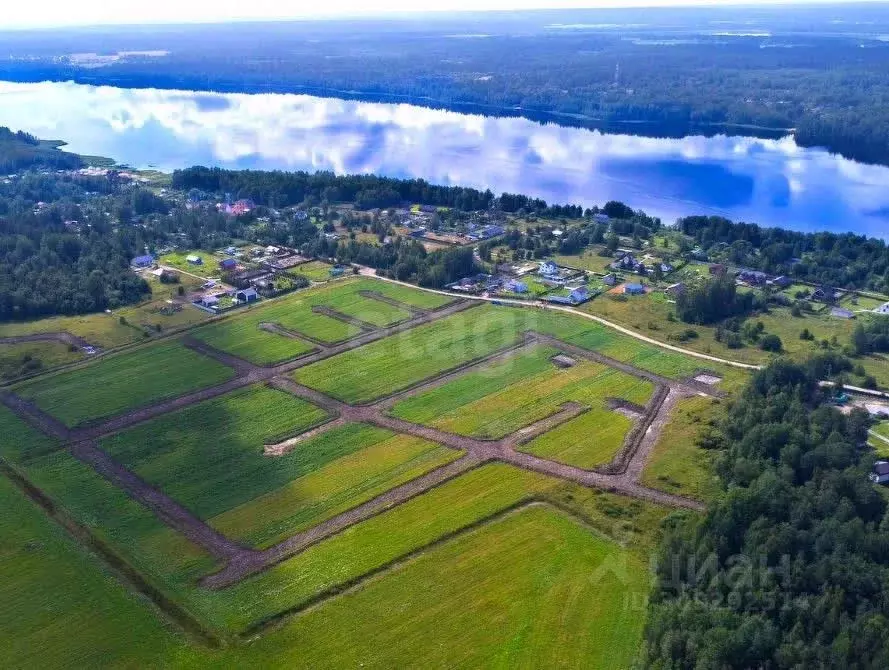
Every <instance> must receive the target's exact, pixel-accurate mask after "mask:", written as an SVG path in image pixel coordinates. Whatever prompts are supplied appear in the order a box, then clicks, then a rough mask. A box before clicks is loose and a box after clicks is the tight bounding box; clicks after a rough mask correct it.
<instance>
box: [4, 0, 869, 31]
mask: <svg viewBox="0 0 889 670" xmlns="http://www.w3.org/2000/svg"><path fill="white" fill-rule="evenodd" d="M813 1H818V0H746V1H744V0H735V1H726V2H723V1H719V0H717V1H714V0H550V2H546V0H432V1H431V2H428V3H417V2H416V0H323V1H322V2H318V1H317V0H11V1H10V2H5V3H4V5H6V6H4V8H3V11H2V15H0V28H37V27H56V26H73V25H100V24H104V25H115V24H141V23H193V22H216V21H229V20H250V19H253V20H257V19H259V20H261V19H269V20H274V19H324V18H347V17H354V16H372V15H379V14H398V13H418V12H448V11H483V10H484V11H486V10H523V9H581V8H594V7H640V6H641V7H651V6H658V7H664V6H675V5H709V6H714V5H718V4H721V5H732V4H748V5H749V4H802V3H803V2H808V3H809V4H811V3H812V2H813ZM821 1H822V2H832V3H833V4H839V3H840V2H844V1H851V0H821ZM858 1H861V0H858Z"/></svg>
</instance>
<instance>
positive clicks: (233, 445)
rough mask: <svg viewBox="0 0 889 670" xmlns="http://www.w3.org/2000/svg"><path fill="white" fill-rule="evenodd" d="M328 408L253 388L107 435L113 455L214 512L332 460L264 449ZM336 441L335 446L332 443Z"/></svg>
mask: <svg viewBox="0 0 889 670" xmlns="http://www.w3.org/2000/svg"><path fill="white" fill-rule="evenodd" d="M326 418H327V413H326V412H325V411H324V410H322V409H320V408H319V407H316V406H315V405H312V404H310V403H308V402H306V401H304V400H301V399H299V398H295V397H293V396H291V395H290V394H288V393H284V392H283V391H278V390H276V389H272V388H268V387H265V386H252V387H247V388H243V389H239V390H237V391H233V392H232V393H229V394H227V395H224V396H221V397H219V398H214V399H213V400H207V401H204V402H201V403H197V404H195V405H191V406H190V407H188V408H185V409H182V410H179V411H177V412H173V413H171V414H166V415H164V416H162V417H159V418H157V419H154V420H153V421H149V422H147V423H144V424H141V425H139V426H136V427H134V428H131V429H130V430H127V431H124V432H123V433H119V434H117V435H114V436H112V437H108V438H105V439H104V440H102V441H101V443H100V446H101V447H102V448H103V449H104V450H105V451H107V452H108V453H109V454H110V455H111V456H112V458H114V459H115V460H117V461H118V462H120V463H123V464H124V465H126V466H127V467H128V468H129V469H130V470H133V471H134V472H136V473H137V474H138V475H139V476H141V477H142V478H143V479H145V480H146V481H147V482H149V483H151V484H152V485H154V486H156V487H158V488H159V489H161V490H162V491H164V492H165V493H166V494H167V495H169V496H171V497H172V498H174V499H176V500H178V501H179V502H180V503H182V504H183V505H185V506H186V507H189V508H190V509H192V510H193V511H194V512H195V513H196V514H197V515H198V516H200V517H201V518H210V517H212V516H215V515H217V514H220V513H222V512H224V511H226V510H228V509H231V508H232V507H235V506H237V505H240V504H243V503H244V502H246V501H248V500H252V499H253V498H255V497H257V496H259V495H262V494H265V493H268V492H269V491H270V490H273V489H275V488H278V487H280V486H283V485H284V484H287V483H288V482H290V481H291V480H292V479H293V478H294V477H296V476H299V475H300V474H303V473H304V472H305V471H307V470H310V469H313V468H315V467H317V466H318V464H319V463H325V462H327V461H328V460H329V459H330V458H331V456H332V454H331V453H330V452H329V451H322V450H320V449H319V450H316V451H313V452H309V451H294V452H293V453H292V454H291V457H290V458H280V459H271V458H267V457H265V456H263V455H262V447H263V445H264V444H265V443H267V442H275V441H278V440H280V439H283V438H284V437H287V436H290V435H296V434H298V433H301V432H303V431H305V430H307V429H309V428H311V427H313V426H315V425H317V424H319V423H320V422H322V421H324V420H325V419H326ZM332 446H335V445H332Z"/></svg>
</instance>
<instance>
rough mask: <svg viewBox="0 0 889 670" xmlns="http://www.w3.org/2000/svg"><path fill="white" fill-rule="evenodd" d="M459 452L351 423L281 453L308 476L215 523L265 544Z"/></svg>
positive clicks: (253, 543) (288, 466) (231, 534)
mask: <svg viewBox="0 0 889 670" xmlns="http://www.w3.org/2000/svg"><path fill="white" fill-rule="evenodd" d="M313 455H322V457H321V458H320V459H318V460H320V461H321V462H320V463H317V464H316V463H315V462H313V460H312V459H313ZM459 456H460V453H459V452H457V451H454V450H451V449H448V448H446V447H442V446H439V445H436V444H433V443H431V442H427V441H425V440H421V439H419V438H415V437H411V436H408V435H395V434H393V433H391V432H390V431H388V430H384V429H382V428H377V427H375V426H369V425H364V424H350V425H347V426H343V427H342V428H337V429H332V430H330V431H328V432H324V433H321V434H320V435H317V436H315V437H314V438H310V439H308V440H306V441H305V442H301V443H299V445H298V446H297V447H296V449H295V450H294V451H293V452H292V453H291V454H287V455H286V456H282V457H280V460H281V461H282V463H281V464H280V466H281V469H283V470H285V471H291V470H293V468H294V462H298V463H300V465H299V468H300V472H305V474H302V475H299V474H297V476H295V478H294V479H293V480H291V481H290V482H288V483H287V484H285V485H283V486H281V487H280V488H277V489H274V490H272V491H269V492H268V493H266V494H264V495H262V496H259V497H257V498H254V499H253V500H251V501H249V502H247V503H244V504H242V505H239V506H238V507H235V508H233V509H231V510H229V511H228V512H225V513H223V514H220V515H218V516H216V517H214V518H212V519H210V524H211V525H212V526H213V527H215V528H216V529H217V530H219V531H220V532H222V533H223V534H224V535H226V536H228V537H232V538H235V539H237V540H239V541H241V542H244V543H247V544H249V545H251V546H260V547H265V546H268V545H271V544H274V543H276V542H280V541H281V540H283V539H285V538H287V537H289V536H291V535H293V534H295V533H297V532H299V531H301V530H304V529H306V528H308V527H310V526H313V525H315V524H317V523H319V522H321V521H323V520H325V519H327V518H329V517H332V516H335V515H336V514H339V513H340V512H344V511H345V510H347V509H350V508H352V507H356V506H358V505H360V504H361V503H363V502H365V501H367V500H370V499H371V498H373V497H375V496H377V495H380V494H381V493H384V492H385V491H387V490H389V489H391V488H394V487H396V486H398V485H399V484H402V483H404V482H406V481H409V480H411V479H414V478H416V477H419V476H420V475H422V474H424V473H426V472H428V471H429V470H432V469H433V468H436V467H438V466H440V465H444V464H445V463H448V462H450V461H452V460H454V459H455V458H459ZM315 458H317V456H315ZM272 462H273V463H274V462H275V459H272ZM312 466H315V467H312Z"/></svg>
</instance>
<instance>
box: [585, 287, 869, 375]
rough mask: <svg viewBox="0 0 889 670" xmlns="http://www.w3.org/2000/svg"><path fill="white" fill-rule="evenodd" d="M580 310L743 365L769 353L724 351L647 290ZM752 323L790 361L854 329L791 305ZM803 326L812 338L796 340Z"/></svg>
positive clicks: (707, 331) (751, 346)
mask: <svg viewBox="0 0 889 670" xmlns="http://www.w3.org/2000/svg"><path fill="white" fill-rule="evenodd" d="M582 309H583V310H585V311H588V312H589V313H591V314H595V315H597V316H601V317H603V318H606V319H608V320H610V321H613V322H615V323H618V324H620V325H622V326H625V327H628V328H632V329H633V330H636V331H638V332H640V333H641V334H643V335H646V336H648V337H652V338H655V339H657V340H662V341H664V342H671V343H672V344H676V345H678V346H681V347H684V348H686V349H691V350H694V351H700V352H702V353H706V354H712V355H714V356H720V357H723V358H727V359H730V360H735V361H740V362H742V363H752V364H757V365H758V364H762V363H766V362H768V361H769V360H770V359H771V358H773V357H774V355H773V354H769V353H767V352H765V351H762V350H761V349H760V348H759V347H758V346H757V345H756V344H755V343H746V344H745V346H744V347H742V348H740V349H729V348H728V347H726V346H725V345H724V344H722V343H721V342H717V341H716V337H715V335H716V328H715V327H713V326H700V325H690V324H687V323H682V322H681V321H679V320H673V321H670V320H669V318H668V316H669V314H671V313H675V305H674V304H672V303H671V302H669V301H668V300H667V299H666V298H665V296H664V295H663V294H662V293H658V292H652V293H650V294H648V295H646V296H644V297H641V296H640V297H636V298H634V299H632V300H627V301H619V300H613V299H612V298H610V297H609V296H607V295H606V296H600V297H599V298H596V299H595V300H593V301H592V302H589V303H586V304H585V305H583V307H582ZM750 318H751V320H752V321H754V322H756V321H762V323H763V326H765V332H766V333H771V334H774V335H777V336H778V337H780V338H781V342H782V344H783V346H784V353H785V354H787V355H790V356H791V357H792V358H794V359H798V360H799V359H803V358H805V357H807V356H810V355H812V354H814V353H817V352H818V351H819V343H820V342H821V340H827V341H831V340H832V339H833V338H834V337H836V338H837V340H838V341H839V343H840V345H841V346H842V345H843V344H846V343H848V342H849V337H850V335H851V333H852V330H853V329H854V327H855V320H843V319H837V318H834V317H831V316H830V315H829V312H828V313H821V314H808V315H804V316H799V317H795V316H792V315H791V314H790V309H788V308H784V307H772V308H771V310H770V311H769V313H768V314H759V315H756V316H752V317H750ZM689 328H691V329H693V330H694V331H695V332H697V334H698V337H697V338H695V339H691V340H687V341H685V342H679V341H677V340H676V339H675V338H676V337H677V336H678V335H679V334H680V333H682V332H683V331H685V330H687V329H689ZM803 329H808V330H809V332H811V333H812V334H813V335H814V336H815V341H807V340H801V339H800V333H801V332H802V331H803Z"/></svg>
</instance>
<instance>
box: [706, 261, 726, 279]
mask: <svg viewBox="0 0 889 670" xmlns="http://www.w3.org/2000/svg"><path fill="white" fill-rule="evenodd" d="M708 271H709V272H710V274H711V275H712V276H714V277H722V276H724V275H725V272H726V269H725V266H724V265H723V264H722V263H714V264H713V265H711V266H710V267H709V268H708Z"/></svg>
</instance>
